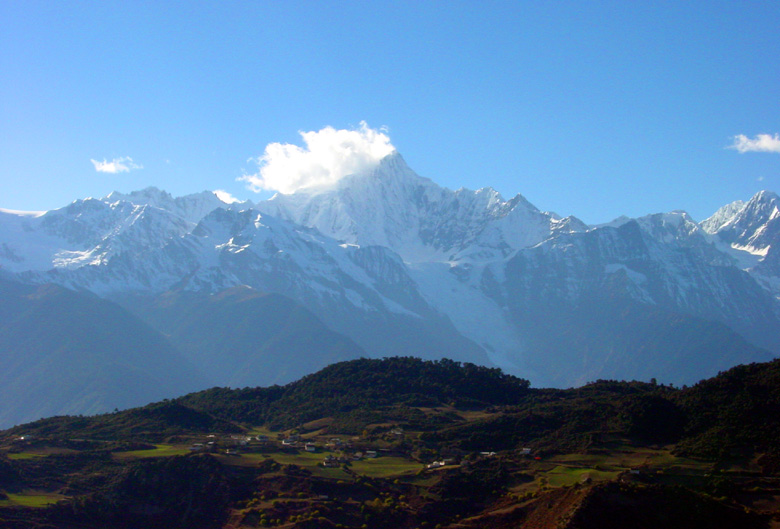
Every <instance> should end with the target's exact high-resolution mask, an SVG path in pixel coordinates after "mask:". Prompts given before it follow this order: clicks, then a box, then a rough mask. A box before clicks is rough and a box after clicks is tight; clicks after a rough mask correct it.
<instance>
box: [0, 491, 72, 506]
mask: <svg viewBox="0 0 780 529" xmlns="http://www.w3.org/2000/svg"><path fill="white" fill-rule="evenodd" d="M6 495H7V496H8V499H7V500H2V501H0V506H2V507H10V506H13V505H18V506H21V507H36V508H41V507H46V506H48V505H51V504H52V503H57V502H58V501H60V500H64V499H65V498H66V497H65V496H63V495H61V494H49V493H40V492H34V491H29V492H23V493H21V494H11V493H7V494H6Z"/></svg>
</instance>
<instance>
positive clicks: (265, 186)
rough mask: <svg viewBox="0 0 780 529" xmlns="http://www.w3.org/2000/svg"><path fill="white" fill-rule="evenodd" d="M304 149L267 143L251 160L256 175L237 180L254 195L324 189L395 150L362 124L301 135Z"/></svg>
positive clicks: (381, 135) (380, 133) (381, 133)
mask: <svg viewBox="0 0 780 529" xmlns="http://www.w3.org/2000/svg"><path fill="white" fill-rule="evenodd" d="M300 135H301V138H303V142H304V147H299V146H297V145H291V144H289V143H284V144H282V143H270V144H268V145H267V146H266V148H265V152H264V153H263V155H262V156H259V157H257V158H253V159H251V161H254V162H256V163H257V164H258V172H257V173H255V174H250V175H244V176H243V177H241V178H240V180H243V181H245V182H247V186H248V187H249V189H251V190H252V191H255V192H260V191H262V190H274V191H279V192H281V193H285V194H289V193H293V192H295V191H297V190H299V189H303V188H308V187H318V186H327V185H330V184H334V183H336V182H338V181H339V180H340V179H341V178H343V177H345V176H347V175H350V174H354V173H358V172H361V171H365V170H367V169H371V168H373V167H376V166H377V165H378V164H379V162H380V160H382V158H384V157H385V156H387V155H388V154H391V153H392V152H393V151H395V147H393V145H392V143H390V138H389V137H388V136H387V134H385V131H383V130H381V129H380V130H375V129H372V128H370V127H369V126H368V125H367V124H366V122H365V121H361V122H360V126H359V127H358V128H356V129H351V130H345V129H341V130H336V129H334V128H333V127H325V128H323V129H321V130H318V131H310V132H300Z"/></svg>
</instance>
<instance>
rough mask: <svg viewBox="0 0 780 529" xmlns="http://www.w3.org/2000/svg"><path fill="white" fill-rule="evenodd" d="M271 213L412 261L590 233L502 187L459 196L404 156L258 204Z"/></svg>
mask: <svg viewBox="0 0 780 529" xmlns="http://www.w3.org/2000/svg"><path fill="white" fill-rule="evenodd" d="M258 207H259V208H260V209H261V210H262V211H265V212H267V213H268V214H271V215H274V216H276V217H280V218H283V219H286V220H289V221H291V222H294V223H296V224H300V225H303V226H309V227H313V228H317V229H318V230H319V231H320V232H322V233H324V234H326V235H328V236H330V237H333V238H335V239H338V240H341V241H345V242H348V243H351V244H359V245H377V246H385V247H388V248H390V249H392V250H394V251H395V252H397V253H398V254H399V255H401V256H402V257H403V259H404V260H405V261H406V262H421V261H422V262H426V261H430V260H441V259H456V258H458V257H461V256H462V255H461V254H462V253H463V252H466V254H475V253H477V254H478V255H476V258H477V259H484V258H485V257H487V256H490V257H498V256H506V255H508V253H510V252H512V251H513V250H517V249H519V248H524V247H526V246H530V245H532V244H536V243H538V242H541V241H543V240H544V239H546V238H547V237H549V236H550V234H551V233H555V232H570V231H585V230H586V229H587V226H586V225H585V224H583V223H582V222H581V221H579V220H578V219H576V218H574V217H568V218H566V219H561V218H560V217H558V216H557V215H555V214H553V213H547V212H542V211H539V210H538V209H537V208H536V207H534V206H533V205H531V204H530V203H529V202H528V201H527V200H526V199H525V198H523V197H522V196H520V195H517V196H515V197H514V198H513V199H511V200H509V201H505V200H504V199H503V198H502V197H501V195H500V194H499V193H498V192H496V191H495V190H494V189H492V188H489V187H486V188H483V189H480V190H478V191H470V190H468V189H459V190H457V191H451V190H449V189H446V188H442V187H440V186H438V185H436V184H435V183H433V182H432V181H431V180H429V179H427V178H423V177H420V176H418V175H417V174H416V173H415V172H414V171H412V170H411V169H410V168H409V167H408V166H407V165H406V162H405V161H404V159H403V158H402V157H401V155H400V154H399V153H397V152H395V153H393V154H391V155H389V156H387V157H385V158H384V159H383V160H382V161H381V162H380V163H379V165H378V166H377V167H376V168H375V169H373V170H371V171H368V172H367V173H364V174H356V175H351V176H348V177H346V178H344V179H342V180H340V181H338V182H337V183H336V184H335V186H332V187H330V188H328V189H313V190H311V189H304V190H301V191H299V192H296V193H293V194H290V195H281V194H277V195H275V196H274V197H273V198H271V199H270V200H268V201H266V202H264V203H260V204H258Z"/></svg>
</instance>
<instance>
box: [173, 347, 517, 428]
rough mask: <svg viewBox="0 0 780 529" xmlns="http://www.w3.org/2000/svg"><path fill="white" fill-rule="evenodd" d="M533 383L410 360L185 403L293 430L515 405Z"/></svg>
mask: <svg viewBox="0 0 780 529" xmlns="http://www.w3.org/2000/svg"><path fill="white" fill-rule="evenodd" d="M528 386H529V383H528V381H527V380H524V379H521V378H517V377H515V376H512V375H507V374H505V373H503V372H502V371H501V370H500V369H496V368H487V367H483V366H477V365H474V364H469V363H465V364H462V363H460V362H454V361H452V360H447V359H444V360H437V361H424V360H420V359H418V358H410V357H392V358H385V359H382V360H376V359H365V358H363V359H360V360H353V361H348V362H340V363H337V364H333V365H331V366H328V367H326V368H325V369H322V370H321V371H318V372H317V373H314V374H312V375H309V376H306V377H304V378H302V379H301V380H298V381H296V382H293V383H291V384H288V385H286V386H284V387H272V388H254V389H250V388H247V389H238V390H229V389H224V388H214V389H210V390H207V391H202V392H199V393H193V394H190V395H187V396H185V397H183V398H181V399H179V402H181V403H182V404H185V405H187V406H192V407H194V408H197V409H201V410H205V411H208V412H209V413H212V414H214V415H215V416H218V417H221V418H225V419H230V420H237V421H242V422H249V423H253V424H263V423H270V424H271V425H272V426H275V427H291V426H295V425H296V424H297V423H301V422H306V421H309V420H313V419H318V418H321V417H324V416H330V415H333V414H334V413H336V414H338V413H347V412H351V411H353V410H367V409H370V410H374V409H378V408H381V407H384V406H389V405H403V406H427V407H435V406H449V405H451V406H455V407H469V406H472V407H474V406H477V407H485V406H491V405H507V404H515V403H517V402H519V401H520V399H521V398H522V397H523V396H525V395H526V394H527V393H528V391H529V390H528Z"/></svg>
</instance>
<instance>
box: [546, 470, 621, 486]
mask: <svg viewBox="0 0 780 529" xmlns="http://www.w3.org/2000/svg"><path fill="white" fill-rule="evenodd" d="M617 475H618V472H616V471H611V472H605V471H602V470H595V469H592V468H571V467H564V466H560V465H559V466H557V467H555V468H553V469H552V470H550V471H549V472H546V473H545V474H544V476H545V477H546V478H547V483H548V484H549V485H550V486H551V487H563V486H569V485H574V484H575V483H579V482H580V481H581V480H582V479H584V478H585V477H586V476H587V477H589V478H590V479H592V480H593V481H604V480H612V479H615V478H616V477H617Z"/></svg>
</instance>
